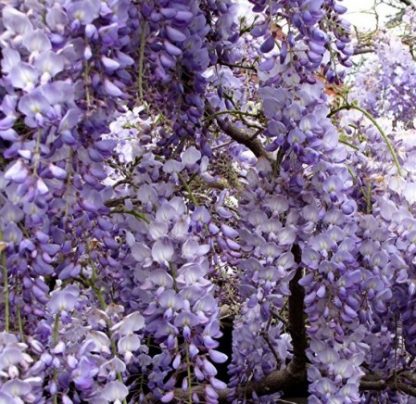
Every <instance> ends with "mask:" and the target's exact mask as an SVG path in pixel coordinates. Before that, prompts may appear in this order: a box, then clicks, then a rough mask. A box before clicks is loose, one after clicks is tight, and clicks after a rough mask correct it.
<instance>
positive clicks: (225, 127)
mask: <svg viewBox="0 0 416 404" xmlns="http://www.w3.org/2000/svg"><path fill="white" fill-rule="evenodd" d="M206 110H207V113H208V115H209V116H215V114H216V112H215V111H214V109H213V108H212V107H211V106H210V105H207V108H206ZM215 121H216V122H217V125H218V126H219V128H220V129H221V130H222V131H223V132H224V133H225V134H226V135H228V136H229V137H231V138H232V139H233V140H235V141H236V142H237V143H240V144H242V145H244V146H246V147H247V148H248V149H250V150H251V151H252V152H253V153H254V155H255V156H256V157H265V158H266V159H268V160H271V156H270V155H269V153H267V152H266V150H264V148H263V145H262V144H261V142H259V141H258V140H257V139H253V137H252V136H251V135H250V134H247V133H246V132H244V131H243V130H242V129H240V128H238V127H237V126H234V125H232V124H231V123H229V122H227V121H226V120H224V119H222V118H219V117H218V116H217V117H216V119H215Z"/></svg>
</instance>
